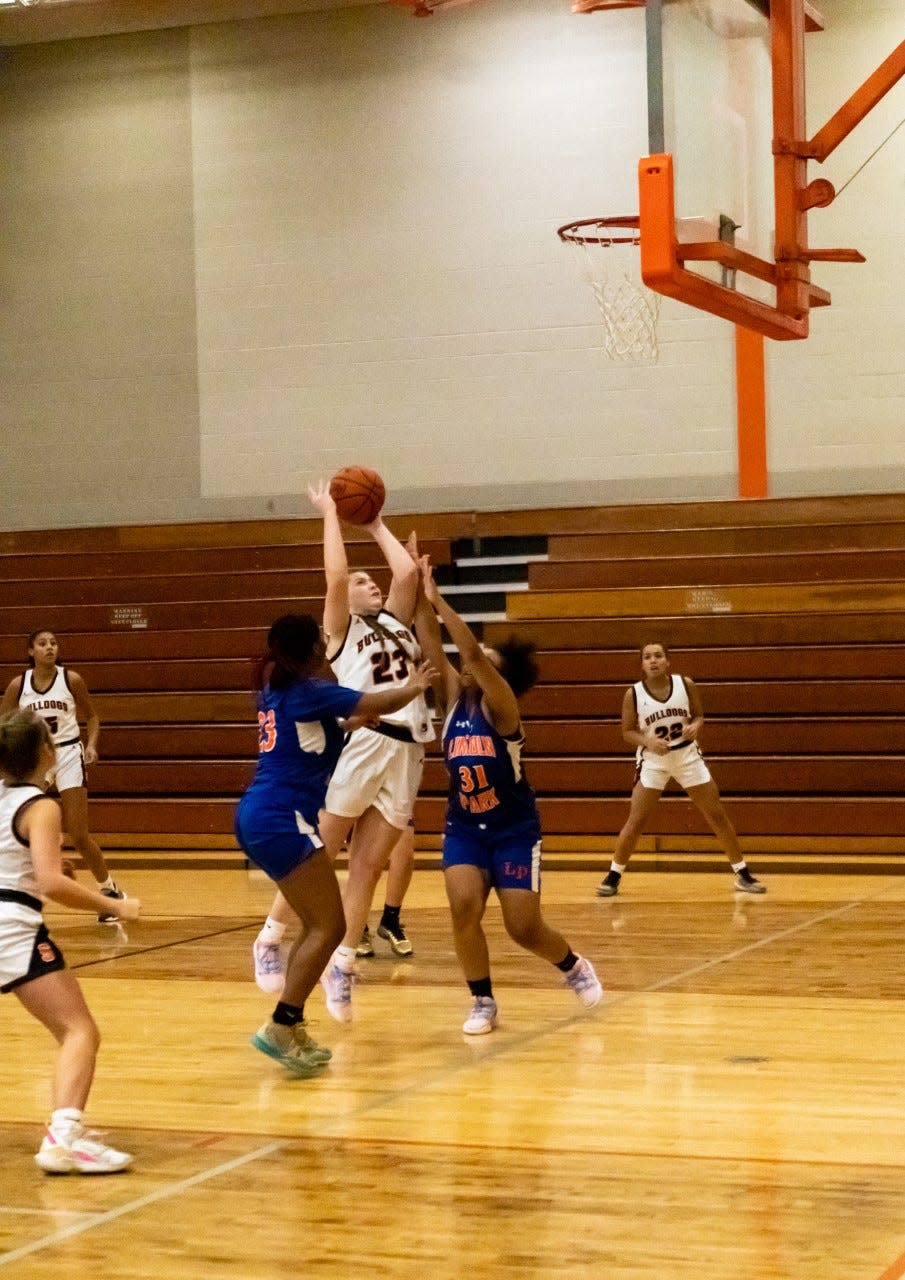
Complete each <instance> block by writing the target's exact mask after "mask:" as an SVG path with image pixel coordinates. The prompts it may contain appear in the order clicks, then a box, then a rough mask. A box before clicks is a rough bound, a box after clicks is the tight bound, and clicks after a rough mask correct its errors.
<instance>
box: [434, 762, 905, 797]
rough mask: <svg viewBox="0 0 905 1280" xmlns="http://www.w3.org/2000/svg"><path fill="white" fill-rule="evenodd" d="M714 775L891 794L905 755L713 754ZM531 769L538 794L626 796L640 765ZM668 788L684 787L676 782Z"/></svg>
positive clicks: (774, 791)
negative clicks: (637, 766)
mask: <svg viewBox="0 0 905 1280" xmlns="http://www.w3.org/2000/svg"><path fill="white" fill-rule="evenodd" d="M707 763H708V765H709V766H710V769H711V772H712V773H713V776H714V779H715V781H716V783H717V785H718V787H719V788H720V791H721V792H722V793H723V794H724V795H727V796H728V795H740V796H744V795H775V796H780V795H785V796H799V795H802V796H814V795H827V796H844V795H855V796H857V795H888V794H890V793H893V792H895V791H897V790H898V789H899V788H900V786H901V783H902V779H903V777H905V756H901V755H900V756H868V755H849V756H817V755H813V756H808V757H801V756H754V757H748V756H732V757H725V756H713V755H708V757H707ZM525 768H526V773H527V776H528V778H529V780H530V782H531V784H532V786H533V787H534V788H535V789H536V790H537V792H538V794H539V795H551V794H552V795H566V796H567V795H575V796H580V795H617V796H627V795H628V794H629V793H630V791H631V789H632V785H633V780H634V772H635V765H634V761H632V760H631V759H627V758H620V759H611V758H609V759H601V758H597V759H589V758H587V757H584V758H582V757H571V758H565V759H557V760H551V759H549V758H547V759H538V758H536V757H533V758H532V757H528V758H527V760H526V765H525ZM446 786H447V781H446V770H445V768H444V767H443V764H442V761H440V760H429V761H428V763H427V765H426V767H425V771H424V790H425V791H426V792H438V793H442V792H445V790H446ZM668 790H675V791H679V790H680V788H678V787H677V786H675V784H671V786H670V787H669V788H668Z"/></svg>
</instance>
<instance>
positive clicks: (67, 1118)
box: [50, 1107, 82, 1137]
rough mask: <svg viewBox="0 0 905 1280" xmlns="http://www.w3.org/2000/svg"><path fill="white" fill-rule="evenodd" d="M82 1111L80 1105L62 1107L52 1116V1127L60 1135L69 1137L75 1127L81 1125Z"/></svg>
mask: <svg viewBox="0 0 905 1280" xmlns="http://www.w3.org/2000/svg"><path fill="white" fill-rule="evenodd" d="M81 1123H82V1113H81V1111H79V1109H78V1107H60V1108H59V1110H57V1111H54V1113H53V1114H52V1115H51V1117H50V1127H51V1129H53V1130H54V1131H55V1132H56V1133H58V1134H59V1135H60V1137H68V1136H69V1135H70V1134H71V1133H72V1131H73V1129H78V1128H80V1127H81Z"/></svg>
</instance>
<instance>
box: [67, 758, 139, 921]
mask: <svg viewBox="0 0 905 1280" xmlns="http://www.w3.org/2000/svg"><path fill="white" fill-rule="evenodd" d="M57 789H58V792H59V797H60V808H61V809H62V811H63V830H64V831H65V832H66V834H67V835H68V836H69V840H70V843H71V844H72V845H74V847H75V849H76V850H77V852H78V853H79V855H80V857H81V858H82V859H83V861H84V862H85V865H86V866H87V868H88V870H89V871H90V872H91V874H92V875H93V876H94V878H95V880H96V881H97V884H98V888H99V889H100V891H101V893H102V894H103V895H104V897H105V898H124V897H125V896H126V895H125V894H124V893H123V892H122V890H121V889H119V888H118V887H117V885H116V883H115V881H114V879H113V877H112V876H111V875H110V870H109V868H108V866H107V863H106V861H105V859H104V855H103V853H102V852H101V847H100V845H99V844H98V843H97V841H96V840H95V838H94V836H93V835H92V834H91V832H90V831H89V830H88V789H87V787H84V786H77V787H72V786H67V785H66V783H65V780H64V779H63V777H62V774H61V773H60V772H58V773H57ZM116 919H117V917H116V916H114V915H110V914H101V915H99V916H98V920H99V921H100V922H101V923H102V924H111V923H113V924H115V923H116Z"/></svg>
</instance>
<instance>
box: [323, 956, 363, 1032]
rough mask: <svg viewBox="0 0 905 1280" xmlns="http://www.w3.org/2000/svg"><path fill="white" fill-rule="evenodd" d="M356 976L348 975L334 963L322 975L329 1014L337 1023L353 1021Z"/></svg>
mask: <svg viewBox="0 0 905 1280" xmlns="http://www.w3.org/2000/svg"><path fill="white" fill-rule="evenodd" d="M354 978H355V975H354V974H351V973H346V972H345V970H344V969H340V967H339V965H338V964H335V963H334V962H333V961H331V962H330V964H328V965H327V968H326V969H325V970H324V972H323V973H322V974H321V986H322V987H323V988H324V992H325V994H326V996H327V1012H328V1013H329V1015H330V1017H331V1018H335V1019H336V1021H337V1022H351V1021H352V983H353V981H354Z"/></svg>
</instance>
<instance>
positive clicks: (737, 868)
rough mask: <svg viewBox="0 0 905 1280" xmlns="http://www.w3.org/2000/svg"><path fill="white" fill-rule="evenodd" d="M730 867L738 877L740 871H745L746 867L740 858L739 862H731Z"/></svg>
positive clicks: (743, 860)
mask: <svg viewBox="0 0 905 1280" xmlns="http://www.w3.org/2000/svg"><path fill="white" fill-rule="evenodd" d="M731 865H732V870H733V871H734V872H735V874H736V875H738V873H739V872H740V871H746V870H747V867H746V866H745V859H744V858H742V860H741V862H733V863H732V864H731Z"/></svg>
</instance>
